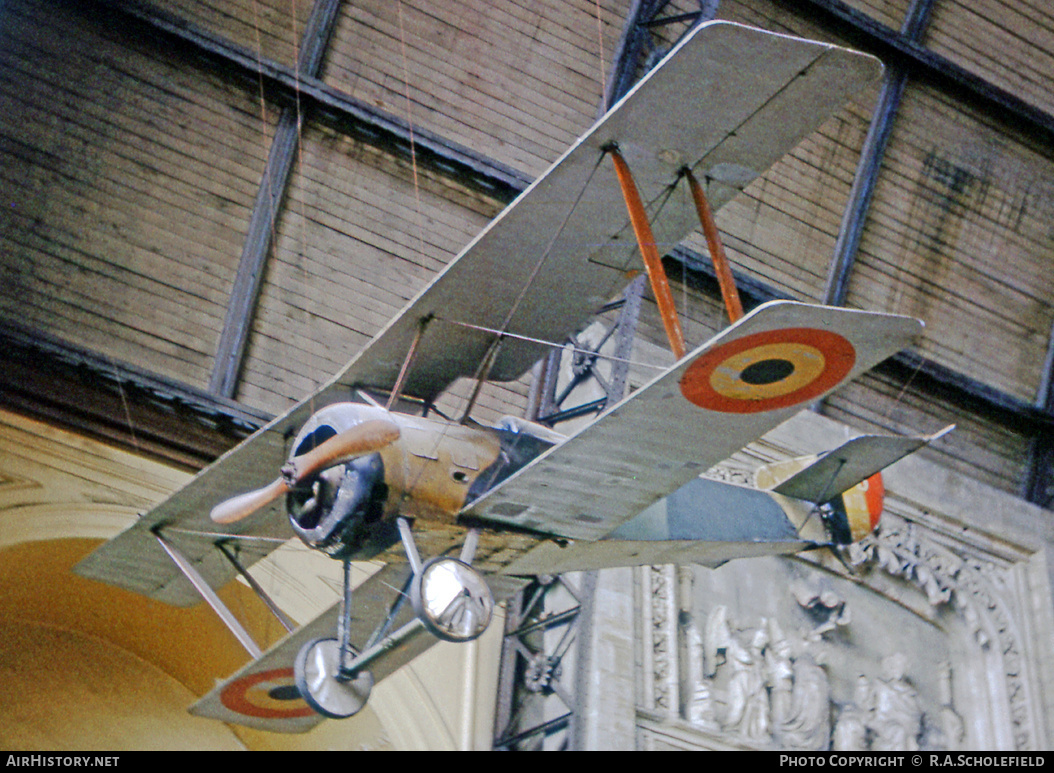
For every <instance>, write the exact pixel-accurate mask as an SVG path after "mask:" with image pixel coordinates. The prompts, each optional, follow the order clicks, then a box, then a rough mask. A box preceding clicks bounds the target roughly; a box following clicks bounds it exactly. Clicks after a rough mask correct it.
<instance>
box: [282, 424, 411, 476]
mask: <svg viewBox="0 0 1054 773" xmlns="http://www.w3.org/2000/svg"><path fill="white" fill-rule="evenodd" d="M398 439H399V426H398V425H397V424H396V423H395V422H392V421H386V420H384V419H374V420H372V421H364V422H362V424H356V425H355V426H354V427H352V428H351V429H348V430H345V431H344V432H341V433H340V434H339V435H334V436H333V437H331V438H330V439H329V440H326V441H325V442H323V443H319V445H318V446H317V447H316V448H313V449H311V450H310V451H308V452H307V453H306V454H301V455H300V456H294V457H293V458H292V459H290V460H289V461H288V462H287V463H286V465H285V466H284V467H283V468H282V477H283V478H285V479H286V481H288V483H289V485H291V486H292V485H295V484H297V483H299V482H300V481H302V480H303V479H304V478H306V477H308V476H309V475H312V474H314V473H316V472H318V471H319V470H324V469H326V468H327V467H332V466H333V465H334V464H337V463H339V462H343V461H347V460H348V459H352V458H354V457H356V456H362V455H364V454H372V453H373V452H374V451H380V450H381V449H382V448H386V447H387V446H389V445H391V444H392V443H394V442H395V441H396V440H398Z"/></svg>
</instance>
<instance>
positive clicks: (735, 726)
mask: <svg viewBox="0 0 1054 773" xmlns="http://www.w3.org/2000/svg"><path fill="white" fill-rule="evenodd" d="M767 643H768V634H766V633H765V629H764V627H762V628H759V629H758V630H757V631H755V632H754V635H753V637H752V638H751V641H750V647H749V649H747V648H745V647H743V646H742V645H741V644H740V643H739V642H738V641H737V640H736V638H735V637H734V636H733V637H732V638H731V643H730V644H729V647H728V662H729V665H730V666H731V667H732V678H731V680H730V681H729V684H728V708H727V713H726V715H725V722H724V727H725V729H726V730H731V731H733V732H736V733H738V734H740V735H742V736H743V737H745V738H748V739H750V740H752V741H768V740H769V739H770V727H771V726H770V723H769V702H768V692H767V691H766V690H765V678H764V673H763V667H764V666H763V660H762V659H763V651H764V648H765V645H766V644H767Z"/></svg>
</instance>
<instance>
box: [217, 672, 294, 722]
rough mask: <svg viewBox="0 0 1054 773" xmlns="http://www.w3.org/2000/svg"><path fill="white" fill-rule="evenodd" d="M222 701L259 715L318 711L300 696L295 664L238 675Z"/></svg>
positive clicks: (290, 715) (288, 715)
mask: <svg viewBox="0 0 1054 773" xmlns="http://www.w3.org/2000/svg"><path fill="white" fill-rule="evenodd" d="M220 701H221V702H222V703H223V705H224V706H226V707H227V708H228V709H230V710H231V711H234V712H237V713H238V714H243V715H245V716H247V717H257V718H259V719H296V718H298V717H310V716H312V715H314V713H315V712H314V711H312V709H311V707H310V706H308V705H307V703H306V702H305V701H304V699H303V698H301V697H300V693H299V692H298V691H297V689H296V680H295V678H294V676H293V669H291V668H277V669H274V670H273V671H258V672H257V673H255V674H246V675H245V676H243V677H241V678H240V679H235V680H234V681H233V682H231V683H230V684H229V685H227V686H226V687H225V688H224V689H223V692H222V693H220Z"/></svg>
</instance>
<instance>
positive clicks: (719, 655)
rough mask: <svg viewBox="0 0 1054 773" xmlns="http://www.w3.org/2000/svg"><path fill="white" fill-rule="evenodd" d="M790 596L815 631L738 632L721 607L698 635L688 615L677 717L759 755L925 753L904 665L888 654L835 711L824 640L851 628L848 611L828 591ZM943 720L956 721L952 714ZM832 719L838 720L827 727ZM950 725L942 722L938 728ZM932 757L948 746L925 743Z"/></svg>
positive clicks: (797, 590)
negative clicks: (810, 617) (775, 751)
mask: <svg viewBox="0 0 1054 773" xmlns="http://www.w3.org/2000/svg"><path fill="white" fill-rule="evenodd" d="M682 587H683V584H682ZM791 596H792V597H793V598H794V599H795V600H796V601H797V603H798V605H799V606H800V607H801V608H802V609H803V610H804V611H806V612H810V611H811V612H813V613H814V616H816V617H819V618H820V622H819V624H818V625H816V626H814V627H811V628H810V627H808V626H803V627H801V628H799V629H798V630H795V631H792V632H791V633H790V634H787V633H784V631H783V629H782V627H781V625H780V623H779V622H778V621H777V620H775V619H773V618H761V619H759V620H757V621H754V622H753V623H752V624H750V625H737V624H736V623H735V621H733V620H732V619H731V617H730V613H729V611H728V608H727V607H726V606H724V605H718V606H716V607H714V608H713V609H712V610H711V611H710V612H709V614H708V615H707V617H706V620H705V623H704V626H703V629H704V633H703V634H702V635H700V632H699V625H698V622H697V621H696V620H695V619H694V617H693V616H692V615H690V614H684V616H683V617H682V620H681V625H680V628H681V634H682V636H683V638H684V640H685V650H686V652H687V653H688V657H687V661H686V663H685V664H684V665H685V666H686V694H687V696H688V699H687V700H686V701H685V706H684V711H683V715H682V718H683V719H685V720H687V721H688V722H689V723H691V724H692V725H694V726H696V727H699V728H700V729H704V730H707V731H710V732H714V731H719V732H721V733H725V734H731V735H733V736H736V737H738V738H740V739H741V740H743V741H746V742H748V743H749V745H752V746H756V747H778V748H781V749H793V750H826V749H836V750H843V751H862V750H872V751H879V750H881V751H912V750H917V749H919V748H921V747H920V741H921V739H922V737H923V727H924V726H923V710H922V707H921V703H920V701H919V697H918V693H917V691H916V690H915V688H914V687H913V685H912V684H911V682H910V681H909V680H908V679H907V678H906V676H905V674H906V665H907V658H906V656H905V655H904V654H903V653H899V652H897V653H893V654H891V655H889V656H888V657H887V658H885V659H884V660H883V663H882V666H883V673H882V674H881V675H880V676H878V677H876V678H868V677H866V676H864V675H860V676H859V677H858V679H857V686H856V690H855V691H854V694H853V698H852V699H851V700H849V701H846V702H845V703H844V704H841V705H839V704H838V703H837V702H836V701H834V700H833V699H832V695H831V689H830V683H829V679H828V675H827V671H826V670H825V667H824V646H823V641H822V639H823V636H824V635H825V634H826V633H829V632H831V631H834V630H836V629H837V627H838V626H839V625H842V626H845V625H848V620H849V619H850V615H849V610H848V606H847V603H846V602H845V600H844V599H841V598H840V597H838V596H837V594H834V593H833V592H830V591H827V592H825V593H809V592H808V590H807V589H806V588H805V587H803V585H802V584H801V583H798V584H796V585H795V586H794V587H792V588H791ZM821 599H823V600H822V601H821ZM817 608H819V609H820V610H821V612H820V613H819V615H815V612H816V609H817ZM683 611H684V610H682V612H683ZM940 711H944V712H950V716H951V717H954V718H956V719H957V718H958V715H957V714H955V712H954V709H952V708H951V707H950V706H945V707H941V708H940ZM832 717H837V721H836V722H832ZM949 718H950V717H945V716H944V714H941V719H942V721H944V722H948V720H949ZM931 740H932V739H931ZM928 748H945V746H944V745H943V744H942V745H940V746H935V745H933V744H932V743H930V744H928Z"/></svg>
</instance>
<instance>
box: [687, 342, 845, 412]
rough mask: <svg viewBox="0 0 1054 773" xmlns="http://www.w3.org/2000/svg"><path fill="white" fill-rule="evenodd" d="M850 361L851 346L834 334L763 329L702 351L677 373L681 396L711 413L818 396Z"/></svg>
mask: <svg viewBox="0 0 1054 773" xmlns="http://www.w3.org/2000/svg"><path fill="white" fill-rule="evenodd" d="M855 362H856V350H855V349H854V348H853V345H852V344H851V343H849V341H847V340H846V339H845V338H843V337H842V336H840V335H838V334H837V333H832V332H830V331H828V330H819V329H816V328H808V327H797V328H786V329H783V330H767V331H764V332H761V333H754V334H753V335H748V336H744V337H743V338H737V339H736V340H734V341H729V342H728V343H726V344H722V345H720V346H717V347H715V348H714V349H711V350H710V351H708V352H705V353H704V354H701V355H700V356H699V357H698V358H696V360H695V361H694V362H692V364H691V365H689V366H688V369H687V370H685V372H684V375H683V376H682V377H681V394H683V395H684V397H685V399H686V400H688V401H689V402H691V403H694V404H695V405H698V406H699V407H700V408H706V409H707V410H711V411H720V412H722V413H760V412H762V411H773V410H776V409H777V408H786V407H788V406H792V405H798V404H799V403H805V402H808V401H810V400H812V399H814V398H816V397H819V396H820V395H822V394H823V393H824V392H826V391H827V390H829V389H831V388H832V387H834V386H836V385H837V384H838V383H839V382H840V381H841V380H842V379H844V378H845V377H846V376H847V375H848V374H849V371H850V370H852V369H853V364H854V363H855Z"/></svg>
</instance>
